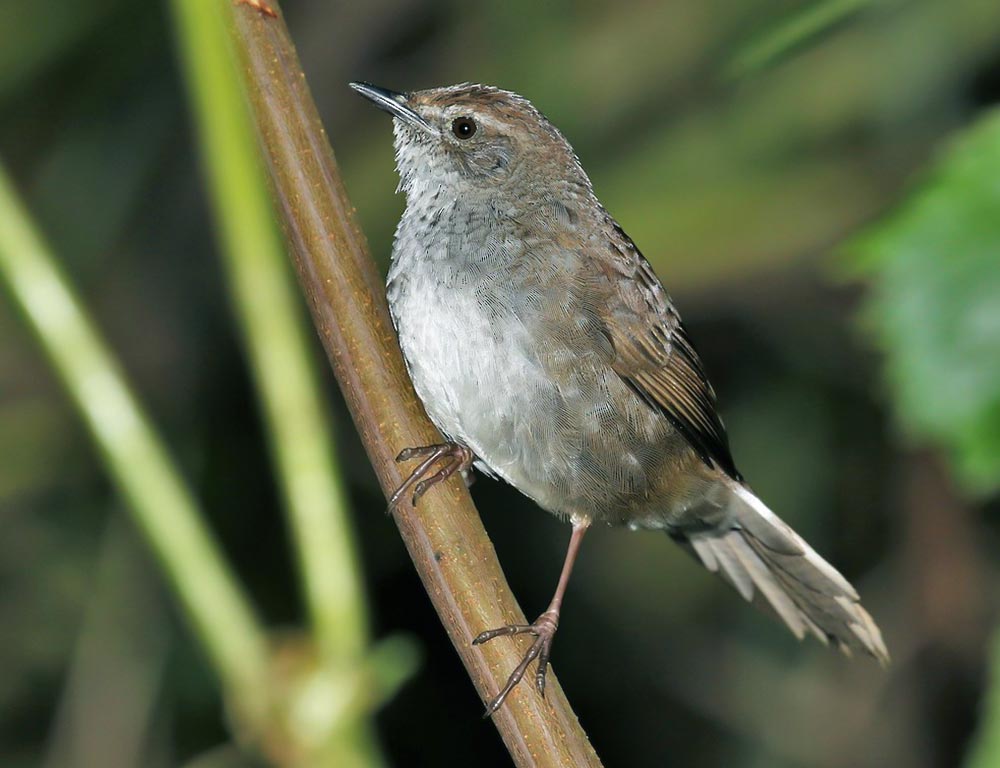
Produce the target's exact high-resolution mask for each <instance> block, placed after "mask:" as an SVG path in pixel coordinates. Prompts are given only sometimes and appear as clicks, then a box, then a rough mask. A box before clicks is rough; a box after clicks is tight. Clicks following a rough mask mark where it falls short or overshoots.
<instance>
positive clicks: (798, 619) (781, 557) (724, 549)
mask: <svg viewBox="0 0 1000 768" xmlns="http://www.w3.org/2000/svg"><path fill="white" fill-rule="evenodd" d="M731 491H732V493H731V499H732V502H731V505H730V507H731V509H730V511H731V522H732V524H731V527H727V528H725V529H715V530H702V531H697V532H692V533H689V534H687V535H686V539H687V543H689V544H690V547H691V549H692V550H693V551H694V553H695V554H696V555H697V556H698V558H699V559H700V560H701V562H702V563H703V564H704V565H705V567H706V568H708V570H710V571H713V572H716V573H719V574H720V575H721V576H723V578H725V579H726V581H728V582H729V583H730V584H732V585H733V586H734V587H735V588H736V590H737V591H738V592H739V593H740V594H741V595H742V596H743V598H744V599H745V600H747V601H750V600H752V599H753V598H754V594H755V592H756V593H757V594H759V595H760V596H761V597H762V598H763V599H764V600H766V602H767V604H768V605H769V606H770V608H771V609H773V610H774V612H775V613H776V614H777V615H778V616H779V618H781V620H782V621H783V622H784V623H785V624H786V625H787V626H788V628H789V629H790V630H791V631H792V633H793V634H794V635H795V636H796V637H797V638H799V639H802V638H803V637H804V636H805V634H806V633H807V632H809V633H811V634H813V635H815V636H816V637H817V638H819V639H820V640H822V641H823V642H824V643H832V644H833V645H834V646H836V647H838V648H840V649H841V650H842V651H843V652H844V653H846V654H848V655H850V654H851V651H852V650H860V651H863V652H865V653H867V654H869V655H871V656H873V657H875V659H877V660H878V661H879V662H880V663H881V664H887V663H888V661H889V651H888V650H887V649H886V646H885V642H884V641H883V640H882V633H881V632H880V631H879V629H878V627H877V626H876V625H875V622H874V621H873V620H872V618H871V616H869V615H868V612H867V611H865V609H864V608H862V607H861V604H860V598H859V597H858V593H857V591H855V589H854V587H852V586H851V584H850V583H849V582H848V581H847V579H845V578H844V577H843V576H842V575H841V574H840V573H839V572H838V571H837V570H836V569H835V568H834V567H833V566H832V565H830V564H829V563H828V562H826V561H825V560H824V559H823V558H821V557H820V556H819V555H818V554H817V553H816V552H815V551H814V550H813V549H812V547H810V546H809V545H808V544H806V542H805V541H804V540H803V539H802V537H801V536H799V535H798V534H797V533H795V531H793V530H792V529H791V528H790V527H789V526H788V525H787V524H786V523H785V522H784V521H782V520H781V519H780V518H779V517H778V516H777V515H775V514H774V513H773V512H771V510H769V509H768V508H767V507H766V506H765V505H764V503H763V502H762V501H760V499H758V498H757V497H756V496H754V495H753V493H752V492H751V491H750V490H748V489H747V488H746V487H744V486H742V485H735V484H734V486H733V487H732V489H731Z"/></svg>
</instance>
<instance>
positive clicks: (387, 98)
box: [351, 83, 434, 133]
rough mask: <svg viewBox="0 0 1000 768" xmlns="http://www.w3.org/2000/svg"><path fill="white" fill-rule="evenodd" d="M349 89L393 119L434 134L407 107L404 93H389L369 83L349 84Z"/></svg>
mask: <svg viewBox="0 0 1000 768" xmlns="http://www.w3.org/2000/svg"><path fill="white" fill-rule="evenodd" d="M351 88H353V89H354V90H356V91H357V92H358V93H360V94H361V95H362V96H364V97H365V98H366V99H369V100H370V101H371V102H372V103H373V104H374V105H375V106H376V107H378V108H379V109H381V110H384V111H386V112H388V113H389V114H390V115H392V116H393V117H398V118H399V119H400V120H402V121H403V122H404V123H409V124H410V125H412V126H415V127H417V128H421V129H423V130H425V131H427V132H428V133H434V129H433V128H431V124H430V123H428V122H427V121H426V120H424V118H422V117H421V116H420V115H418V114H417V113H416V112H415V111H414V110H413V109H412V108H411V107H410V106H409V104H408V101H409V98H408V97H407V95H406V94H405V93H397V92H396V91H390V90H389V89H388V88H379V87H378V86H377V85H371V84H370V83H351Z"/></svg>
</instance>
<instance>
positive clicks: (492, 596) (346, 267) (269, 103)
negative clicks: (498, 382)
mask: <svg viewBox="0 0 1000 768" xmlns="http://www.w3.org/2000/svg"><path fill="white" fill-rule="evenodd" d="M269 5H270V6H271V8H273V9H275V10H277V7H276V5H275V3H274V2H269ZM232 12H233V20H234V27H233V32H234V44H235V46H236V49H237V53H238V55H239V57H240V59H241V61H242V63H243V65H244V67H245V74H246V86H247V92H248V96H249V99H250V103H251V107H252V110H253V112H254V117H255V120H256V122H257V129H258V132H259V137H260V140H261V143H262V145H263V152H264V156H265V160H266V162H267V164H268V170H269V171H270V174H271V182H272V185H273V190H274V194H275V197H276V200H277V204H278V208H279V211H280V214H281V218H282V223H283V226H284V228H285V234H286V236H287V238H288V241H289V243H290V245H291V248H292V251H293V253H294V256H295V265H296V268H297V271H298V274H299V280H300V282H301V284H302V288H303V290H304V291H305V293H306V296H307V298H308V301H309V306H310V310H311V312H312V315H313V320H314V322H315V324H316V327H317V329H318V331H319V334H320V338H321V340H322V342H323V345H324V347H325V348H326V352H327V355H328V356H329V359H330V363H331V365H332V366H333V369H334V372H335V373H336V375H337V379H338V381H339V382H340V386H341V388H342V389H343V391H344V396H345V398H346V400H347V404H348V406H349V408H350V410H351V413H352V415H353V417H354V421H355V424H356V425H357V428H358V431H359V432H360V434H361V438H362V441H363V442H364V445H365V449H366V450H367V452H368V455H369V458H370V459H371V462H372V465H373V466H374V468H375V472H376V474H377V475H378V479H379V482H380V483H381V485H382V489H383V491H385V492H386V494H387V495H388V494H389V493H391V491H392V490H394V489H395V488H396V487H398V485H399V483H400V482H401V481H402V476H401V474H400V470H399V468H398V467H397V466H396V463H395V461H394V460H393V457H394V456H395V455H396V454H397V453H398V452H399V451H400V449H402V448H405V447H408V446H417V445H427V444H429V443H434V442H440V441H441V436H440V435H439V434H437V432H436V430H435V429H434V428H433V426H432V425H431V424H430V422H429V421H428V420H427V417H426V416H425V415H424V412H423V408H422V407H421V405H420V403H419V402H418V401H417V399H416V397H415V395H414V393H413V389H412V386H411V385H410V381H409V378H408V377H407V375H406V370H405V368H404V365H403V361H402V357H401V355H400V353H399V347H398V345H397V342H396V336H395V333H394V332H393V328H392V324H391V322H390V320H389V314H388V309H387V307H386V304H385V299H384V295H385V289H384V286H383V283H382V280H381V278H380V276H379V274H378V272H377V271H376V268H375V265H374V263H373V262H372V260H371V257H370V255H369V253H368V247H367V243H366V241H365V239H364V236H363V235H362V234H361V232H360V230H359V228H358V226H357V224H356V223H355V221H354V217H353V215H352V209H351V204H350V202H349V200H348V198H347V195H346V192H345V191H344V186H343V183H342V181H341V179H340V174H339V171H338V169H337V164H336V161H335V160H334V156H333V151H332V150H331V148H330V146H329V144H328V143H327V140H326V135H325V132H324V131H323V127H322V124H321V123H320V120H319V116H318V115H317V113H316V107H315V105H314V104H313V101H312V97H311V96H310V94H309V90H308V86H307V85H306V83H305V79H304V76H303V74H302V71H301V68H300V65H299V62H298V57H297V55H296V53H295V49H294V46H293V45H292V43H291V40H290V38H289V36H288V31H287V29H286V27H285V25H284V22H283V20H282V19H281V18H280V14H279V16H278V18H271V17H269V16H266V15H264V14H262V13H261V12H260V11H259V10H257V9H254V8H253V7H251V6H250V5H249V4H247V3H245V2H244V3H240V4H238V5H237V6H235V7H234V8H232ZM346 93H347V89H346V83H345V95H346ZM386 151H389V149H388V147H387V148H386ZM395 520H396V523H397V525H398V526H399V530H400V533H401V534H402V536H403V540H404V542H405V544H406V547H407V549H408V550H409V552H410V556H411V557H412V558H413V562H414V564H415V565H416V568H417V573H418V574H419V575H420V578H421V580H422V581H423V583H424V586H425V588H426V589H427V592H428V594H429V595H430V597H431V600H432V602H433V604H434V607H435V609H436V610H437V612H438V615H439V616H440V618H441V621H442V623H443V624H444V626H445V629H446V630H447V631H448V635H449V637H450V638H451V641H452V643H453V644H454V646H455V648H456V650H457V651H458V653H459V656H460V657H461V658H462V662H463V664H464V665H465V667H466V669H467V670H468V672H469V675H470V676H471V678H472V681H473V683H474V684H475V686H476V690H477V691H478V692H479V695H480V697H481V698H483V699H486V698H488V697H490V696H492V695H493V694H495V693H496V691H497V690H499V688H500V687H501V686H502V685H503V683H504V682H505V681H506V677H507V674H508V673H509V672H510V670H511V669H513V667H514V666H515V665H516V664H517V663H518V662H519V661H520V658H521V653H522V652H523V650H525V647H524V645H523V644H522V642H520V641H519V642H509V643H500V644H492V645H488V646H483V647H473V646H472V644H471V643H472V638H473V637H475V635H476V634H478V633H479V631H480V630H482V629H483V628H485V627H495V626H500V625H501V624H507V623H510V622H524V621H525V618H524V614H523V613H522V612H521V610H520V608H519V607H518V605H517V603H516V601H515V600H514V597H513V595H512V594H511V592H510V588H509V587H508V586H507V581H506V579H505V578H504V575H503V573H502V571H501V570H500V566H499V563H498V562H497V559H496V554H495V552H494V551H493V546H492V544H491V543H490V540H489V537H488V536H487V534H486V531H485V530H484V529H483V526H482V523H481V522H480V520H479V517H478V515H477V513H476V510H475V508H474V507H473V506H472V502H471V499H470V498H469V495H468V492H467V490H466V489H465V487H464V484H463V483H462V482H461V480H460V479H453V480H451V481H450V482H449V483H448V484H447V485H446V486H438V487H436V488H435V489H434V491H433V492H432V493H429V494H428V495H427V496H425V497H424V498H423V499H421V501H420V505H419V507H418V508H417V509H413V508H411V507H410V506H409V505H405V504H404V505H400V508H399V509H398V510H397V511H396V512H395ZM523 642H524V643H526V642H527V640H526V639H525V640H523ZM493 720H494V722H495V723H496V726H497V728H498V729H499V730H500V734H501V736H502V738H503V740H504V743H505V744H506V745H507V749H508V750H509V751H510V753H511V756H512V757H513V758H514V761H515V763H516V764H517V765H519V766H538V767H545V768H548V767H550V766H552V767H554V766H600V761H599V759H598V757H597V755H596V754H595V752H594V750H593V748H592V747H591V745H590V743H589V741H588V740H587V736H586V734H585V733H584V732H583V730H582V728H581V727H580V725H579V723H578V721H577V719H576V716H575V715H574V714H573V711H572V709H571V708H570V706H569V703H568V702H567V700H566V698H565V695H564V694H563V692H562V689H561V687H560V686H559V684H558V682H557V681H556V680H555V678H554V676H552V675H550V678H549V688H548V690H547V695H546V698H545V699H544V700H543V699H542V698H541V697H540V696H539V695H538V693H537V692H536V691H535V690H534V689H533V688H532V687H531V686H527V685H523V686H519V687H518V688H517V689H516V690H515V691H514V693H512V694H511V696H510V698H509V699H508V701H507V703H506V704H505V705H504V707H503V708H501V710H500V711H499V712H497V713H496V715H494V717H493Z"/></svg>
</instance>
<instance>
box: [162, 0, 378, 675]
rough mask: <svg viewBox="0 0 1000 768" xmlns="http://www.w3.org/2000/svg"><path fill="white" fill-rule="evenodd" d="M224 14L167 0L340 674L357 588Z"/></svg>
mask: <svg viewBox="0 0 1000 768" xmlns="http://www.w3.org/2000/svg"><path fill="white" fill-rule="evenodd" d="M232 6H233V4H232V2H231V0H216V1H215V2H205V0H173V1H172V7H173V10H174V16H175V19H176V22H177V32H178V43H179V47H180V53H181V56H180V58H181V62H182V64H183V66H184V69H185V73H186V76H187V81H188V86H189V89H190V93H191V101H192V107H193V110H194V116H195V119H196V122H197V126H198V130H199V135H200V140H201V149H202V156H203V161H204V165H205V167H206V169H207V173H208V182H209V186H210V189H211V194H212V199H213V203H214V206H215V212H216V218H217V221H218V224H219V232H220V239H221V246H222V252H223V254H224V255H225V265H226V268H227V270H228V274H229V278H230V282H231V285H232V290H233V298H234V301H235V310H236V315H237V319H238V321H239V324H240V329H241V331H242V334H243V343H244V346H245V348H246V351H247V354H248V357H249V359H250V363H251V366H252V369H253V374H254V377H255V379H256V384H257V388H258V393H259V397H260V400H261V404H262V407H263V409H264V416H265V420H266V424H267V428H268V430H269V433H270V438H271V439H270V440H269V443H270V444H271V445H272V446H273V451H274V460H275V463H276V465H277V470H278V472H277V474H278V476H279V481H280V483H281V487H282V491H283V494H284V501H285V507H286V510H287V513H288V515H289V518H290V523H291V527H292V532H293V536H294V538H295V545H296V553H297V556H298V559H299V568H300V573H301V579H302V582H303V587H304V591H305V598H306V603H307V606H308V610H309V613H310V615H311V618H312V621H313V623H314V625H315V628H316V635H317V640H318V644H319V650H320V653H321V655H322V656H323V658H324V660H325V661H326V662H327V663H328V664H329V665H332V666H337V665H345V666H348V667H351V666H354V665H355V664H357V663H358V661H359V660H360V658H361V656H362V654H363V652H364V649H365V647H366V646H367V642H368V617H367V611H366V607H365V602H364V596H363V587H362V581H361V576H360V571H359V567H358V563H357V558H356V555H355V552H356V548H355V544H354V537H353V534H352V529H351V525H350V520H349V517H348V512H347V501H346V498H345V494H344V492H343V483H342V480H341V475H340V472H339V468H338V466H337V462H336V460H335V458H334V451H333V447H332V436H331V434H330V430H329V429H327V428H326V424H328V418H327V415H326V414H325V412H324V410H323V408H322V406H321V401H320V396H319V386H318V384H317V375H316V371H315V368H314V366H313V365H312V357H311V353H310V350H309V346H308V343H307V336H306V333H305V326H304V323H303V321H304V318H303V316H302V313H301V310H300V308H299V299H298V295H297V288H296V287H295V284H294V282H293V280H292V278H291V275H290V274H289V271H288V267H287V262H286V256H285V249H284V247H283V244H282V240H281V236H280V234H279V232H278V230H277V228H276V226H275V224H274V219H273V212H272V206H271V199H270V192H269V190H268V187H267V181H266V177H265V176H264V173H263V169H262V168H261V167H260V165H259V162H260V161H259V152H258V149H257V143H256V138H255V135H254V131H253V124H252V122H251V121H250V117H249V113H248V110H247V107H246V103H245V100H244V97H243V91H242V85H241V81H240V77H239V72H238V71H237V70H236V68H235V66H234V63H233V60H232V57H231V55H230V51H229V43H228V40H229V36H228V33H227V31H226V26H225V24H224V19H223V15H222V14H224V13H225V14H232V12H233V7H232Z"/></svg>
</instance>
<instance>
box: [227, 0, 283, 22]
mask: <svg viewBox="0 0 1000 768" xmlns="http://www.w3.org/2000/svg"><path fill="white" fill-rule="evenodd" d="M234 5H249V6H250V7H251V8H253V9H255V10H258V11H260V12H261V13H262V14H264V15H265V16H269V17H270V18H272V19H276V18H278V12H277V11H276V10H274V8H272V7H271V6H269V5H268V4H267V3H266V2H265V0H234Z"/></svg>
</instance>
